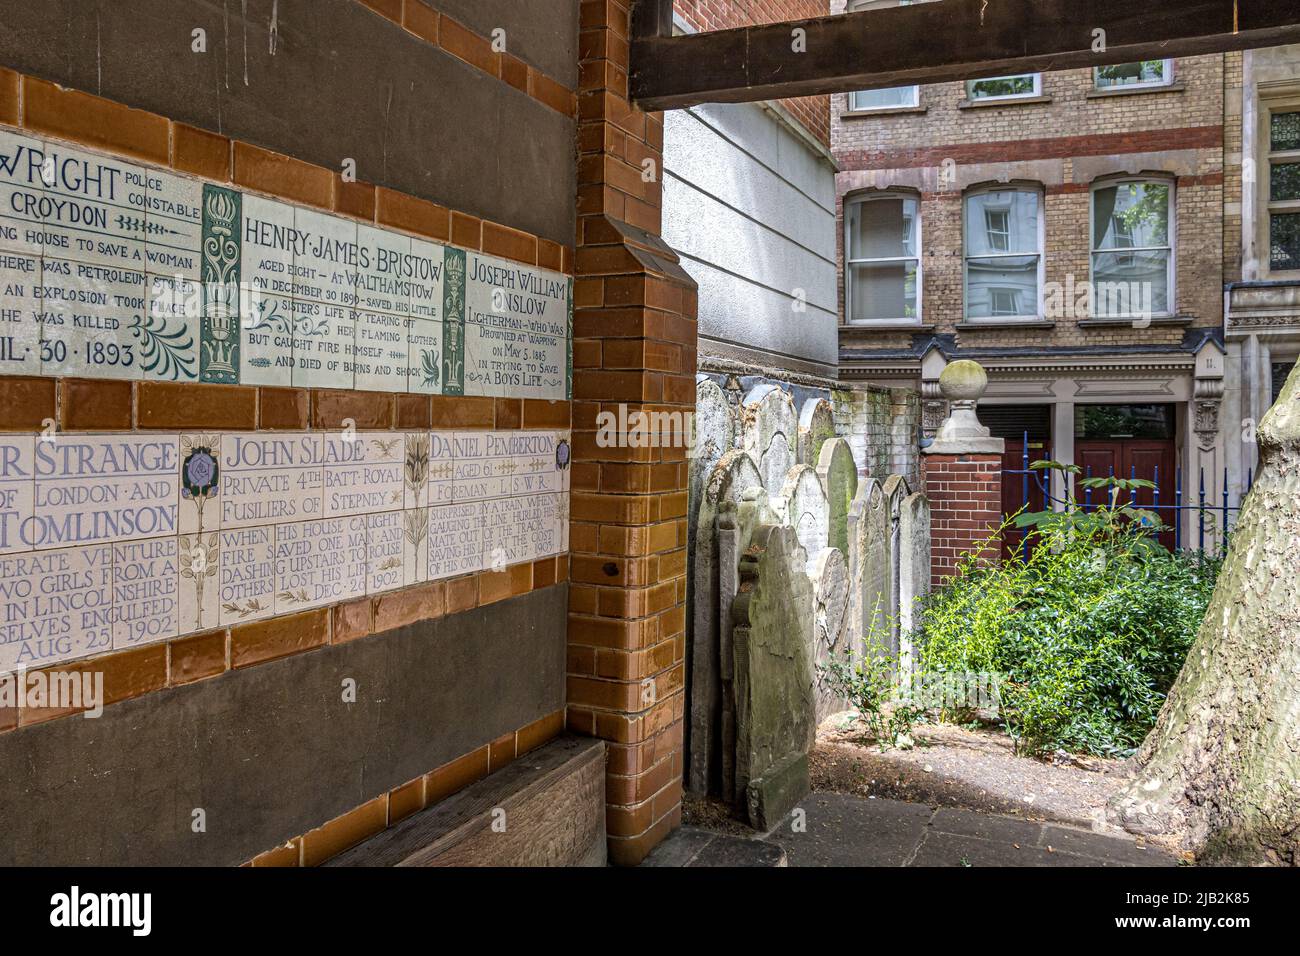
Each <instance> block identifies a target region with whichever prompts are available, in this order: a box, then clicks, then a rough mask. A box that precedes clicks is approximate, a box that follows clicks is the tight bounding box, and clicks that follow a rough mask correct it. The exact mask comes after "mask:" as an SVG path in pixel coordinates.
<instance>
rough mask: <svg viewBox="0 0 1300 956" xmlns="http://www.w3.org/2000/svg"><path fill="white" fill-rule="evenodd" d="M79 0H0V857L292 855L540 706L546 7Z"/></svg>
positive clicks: (546, 314)
mask: <svg viewBox="0 0 1300 956" xmlns="http://www.w3.org/2000/svg"><path fill="white" fill-rule="evenodd" d="M92 5H93V6H94V8H95V15H94V17H92V18H91V19H92V22H95V23H99V24H100V25H101V26H102V27H103V30H102V32H101V33H95V32H94V31H92V34H94V35H89V34H87V35H83V34H81V33H80V32H77V31H75V30H74V31H73V32H67V31H68V30H72V27H71V26H69V24H76V23H80V22H82V21H81V19H80V13H82V12H84V11H80V10H77V9H74V7H73V6H72V5H68V4H65V3H64V2H62V0H35V2H32V3H28V2H26V0H23V2H19V0H0V22H4V23H5V24H6V30H5V31H0V764H3V765H4V766H6V767H9V768H10V770H11V772H10V773H8V774H6V775H3V776H0V822H3V826H4V830H5V833H6V839H5V840H4V841H2V842H0V863H15V862H28V863H81V864H110V863H148V864H177V863H210V864H226V865H229V864H239V863H243V862H246V861H250V860H253V859H254V858H256V862H257V865H263V864H271V863H274V864H283V863H288V864H290V865H296V864H302V865H309V864H313V863H318V862H321V861H323V860H324V859H327V858H328V857H329V856H331V855H332V854H334V853H337V852H338V851H339V850H341V849H343V848H344V847H346V846H347V845H349V844H350V843H354V842H356V840H357V839H360V838H362V837H363V836H365V835H367V834H369V833H373V832H376V830H377V829H382V828H384V827H385V826H387V825H389V823H391V822H395V821H396V820H398V819H400V818H401V816H402V815H404V814H405V813H409V812H412V808H413V807H414V808H416V809H418V808H419V807H421V806H423V805H425V803H426V802H428V803H432V802H436V801H437V800H439V799H441V798H443V797H445V796H447V795H449V794H450V793H452V792H454V791H455V790H457V789H459V788H460V787H463V786H465V785H466V784H467V783H470V782H472V781H473V780H475V779H478V778H479V777H482V776H484V775H485V774H488V773H492V772H495V771H497V770H499V769H500V768H501V767H503V766H504V765H506V764H507V763H509V762H510V761H511V760H513V759H514V758H515V756H516V754H517V753H523V752H525V751H526V750H528V749H531V748H533V747H537V746H539V745H540V744H542V743H544V742H545V741H547V740H549V739H551V738H552V737H554V736H555V735H556V734H558V733H559V732H560V731H561V730H562V729H563V727H564V724H565V718H564V708H565V701H566V691H565V644H566V621H567V614H568V577H569V488H570V476H571V458H572V449H571V444H570V442H571V433H570V427H571V421H572V418H571V398H572V393H573V365H574V357H573V350H572V341H573V331H572V329H573V278H572V271H573V248H572V241H573V235H574V220H575V193H576V187H575V183H574V179H575V171H574V158H573V143H574V139H575V128H576V124H575V117H576V112H577V104H576V94H575V92H574V89H573V88H574V87H575V86H576V82H577V75H576V73H577V68H576V63H577V48H576V47H577V33H578V11H577V5H576V4H570V3H568V2H567V0H563V2H561V0H545V2H543V3H541V4H540V5H531V4H530V5H528V6H527V8H525V7H524V6H521V5H516V4H514V3H508V2H498V0H485V3H483V4H481V5H479V4H475V5H471V6H470V7H468V8H467V11H468V12H465V16H466V18H467V19H474V18H471V17H469V12H473V13H474V14H475V17H478V16H479V14H480V13H481V15H482V17H484V18H486V19H485V22H487V23H489V24H491V25H492V26H496V25H501V26H502V27H503V29H505V30H506V31H507V34H508V37H509V52H508V53H507V52H501V51H498V50H495V49H493V48H492V47H491V43H492V38H491V37H490V36H489V35H488V32H489V31H487V30H486V29H484V28H482V25H481V24H478V25H470V26H467V25H466V24H465V23H462V22H460V21H457V20H454V19H453V18H452V16H451V15H450V14H449V13H447V12H446V11H443V10H442V9H441V7H442V6H443V5H442V4H440V3H438V2H436V0H429V2H414V0H413V2H410V3H405V4H383V5H380V6H382V8H383V9H382V10H380V9H378V8H377V7H376V6H375V5H373V4H366V3H361V2H357V0H311V2H303V0H288V2H285V0H281V2H279V3H278V4H274V5H272V4H269V3H263V2H261V0H250V2H249V3H248V4H245V5H242V6H241V5H234V4H232V5H231V9H230V10H229V11H222V10H221V8H220V5H218V7H217V8H216V9H215V12H214V8H213V7H212V5H211V4H209V3H206V2H205V0H126V2H123V3H121V4H118V3H113V4H109V3H106V2H105V3H99V2H95V3H94V4H92ZM480 7H481V9H480ZM458 9H459V8H458ZM394 10H396V11H398V14H397V19H396V20H394V18H393V17H392V16H389V15H388V14H389V13H392V12H393V11H394ZM65 27H66V28H67V30H65ZM197 28H201V29H203V30H205V31H206V37H207V42H208V48H207V50H205V51H203V52H201V53H200V52H197V51H196V50H194V49H192V48H191V42H192V35H193V33H194V31H195V30H196V29H197ZM55 50H58V51H60V52H58V53H57V54H56V55H52V51H55ZM169 50H170V51H171V52H170V53H169V52H168V51H169ZM87 62H94V63H98V64H99V67H98V69H97V70H96V71H92V73H91V74H89V75H88V74H85V73H84V71H82V70H81V68H80V67H81V64H84V63H87ZM343 157H347V158H348V162H347V163H342V164H340V160H341V159H342V158H343ZM352 172H356V173H357V175H356V176H353V175H352ZM65 674H71V675H74V676H75V675H83V676H86V677H94V678H97V679H101V681H100V685H99V686H100V687H101V690H102V692H101V693H100V697H99V699H100V702H101V703H102V704H103V705H104V706H103V707H102V708H100V709H99V710H100V712H99V713H96V714H94V715H93V716H94V717H95V719H82V717H80V716H76V714H77V712H78V710H82V709H83V708H80V707H61V706H56V705H55V703H54V702H53V701H38V700H35V699H34V698H32V697H30V696H25V689H26V686H27V685H26V683H25V681H26V680H27V679H30V678H36V677H46V676H50V677H53V676H58V675H65ZM93 684H94V682H93V681H91V682H90V683H89V684H87V686H92V685H93ZM51 686H53V685H51ZM349 688H351V690H349ZM15 701H16V703H15ZM124 788H125V789H124ZM37 808H39V810H38V809H37ZM199 810H202V811H203V814H202V815H203V818H204V820H205V821H206V828H199V827H197V826H196V823H195V820H196V817H195V814H196V812H197V811H199ZM55 820H57V821H58V823H57V831H58V838H57V839H52V838H51V833H52V832H54V831H53V829H52V828H53V827H54V826H55V824H54V823H53V822H52V821H55Z"/></svg>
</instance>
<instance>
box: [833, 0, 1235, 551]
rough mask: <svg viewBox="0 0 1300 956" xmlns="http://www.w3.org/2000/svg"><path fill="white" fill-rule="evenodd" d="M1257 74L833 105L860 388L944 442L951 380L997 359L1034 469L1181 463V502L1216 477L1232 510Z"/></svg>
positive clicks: (908, 92) (928, 91)
mask: <svg viewBox="0 0 1300 956" xmlns="http://www.w3.org/2000/svg"><path fill="white" fill-rule="evenodd" d="M890 5H896V4H895V2H894V0H885V2H872V0H867V2H862V0H853V2H852V6H851V9H853V10H860V9H864V10H869V9H873V8H876V7H880V6H890ZM846 8H849V7H847V5H846V2H845V0H835V2H834V3H833V4H832V12H843V11H844V10H845V9H846ZM1240 61H1241V55H1240V54H1227V55H1208V56H1194V57H1183V58H1178V59H1176V60H1166V61H1147V62H1146V63H1143V64H1132V65H1128V66H1120V67H1113V68H1106V69H1103V70H1098V71H1094V70H1091V69H1082V70H1078V69H1076V70H1064V71H1060V72H1052V73H1043V74H1027V75H1025V76H1023V77H1012V78H1003V79H995V80H981V81H975V82H973V83H969V84H967V83H945V84H935V85H930V86H922V87H920V88H903V89H900V90H889V91H875V92H873V93H870V94H840V95H836V96H833V97H832V99H831V104H832V107H831V115H832V149H833V153H834V155H835V158H836V161H837V162H838V163H839V165H840V172H839V174H838V175H837V183H836V193H837V200H838V210H839V224H840V231H839V237H840V239H839V241H840V256H841V263H842V264H844V263H846V262H847V265H842V268H841V270H840V288H839V294H840V309H841V316H842V324H841V327H840V346H841V349H840V355H841V374H842V376H843V377H845V378H846V379H850V380H852V379H857V378H865V379H869V380H872V381H880V382H890V383H900V384H902V383H906V384H912V385H915V386H917V387H919V388H921V390H922V392H923V400H924V401H925V405H926V425H927V430H932V429H933V428H934V427H936V426H937V424H938V422H939V421H941V420H942V415H943V403H942V401H941V400H940V398H939V395H938V392H937V387H936V383H937V378H938V375H939V373H940V372H941V371H942V369H943V368H944V366H945V365H946V364H947V363H948V362H949V361H952V360H953V359H956V358H971V359H975V360H977V361H979V362H981V363H982V364H983V365H985V366H986V368H988V370H989V375H990V385H989V390H988V393H987V394H986V396H985V398H984V400H983V402H982V406H981V407H982V411H981V415H982V416H983V417H984V418H985V419H986V420H988V422H989V424H991V425H992V426H993V427H994V429H995V433H996V434H999V435H1002V436H1003V437H1006V438H1007V439H1009V441H1008V464H1009V465H1012V464H1014V463H1013V461H1012V459H1014V460H1015V462H1018V460H1019V458H1020V455H1021V452H1022V448H1021V441H1020V439H1021V436H1022V435H1023V434H1024V433H1025V432H1028V433H1029V437H1030V444H1031V448H1030V457H1031V459H1035V458H1040V457H1046V456H1047V454H1046V453H1047V452H1048V451H1049V450H1050V451H1051V457H1054V458H1056V459H1058V460H1065V461H1074V462H1076V463H1080V464H1082V465H1084V466H1085V467H1091V468H1092V469H1093V471H1094V473H1100V474H1105V473H1106V472H1107V470H1108V469H1110V468H1113V469H1114V470H1115V471H1116V472H1117V473H1123V474H1125V475H1126V476H1127V475H1128V474H1133V473H1136V474H1139V475H1140V476H1144V477H1147V478H1152V477H1154V475H1155V474H1156V469H1157V468H1159V475H1160V484H1161V486H1162V488H1163V491H1164V494H1165V496H1166V497H1165V503H1166V504H1168V503H1170V501H1171V498H1172V494H1173V490H1174V489H1173V486H1174V484H1175V479H1176V474H1175V473H1177V472H1181V475H1182V481H1183V486H1184V492H1185V493H1186V492H1188V490H1189V489H1191V488H1193V487H1194V486H1195V484H1196V482H1197V481H1198V480H1199V477H1200V475H1201V474H1202V473H1204V476H1205V481H1206V486H1207V494H1208V495H1209V496H1210V497H1211V498H1214V496H1215V495H1217V494H1219V493H1220V492H1221V491H1222V489H1223V473H1224V469H1225V468H1226V467H1228V464H1229V458H1230V455H1229V450H1228V449H1227V448H1226V447H1225V442H1226V441H1227V440H1228V439H1227V437H1225V435H1223V434H1221V429H1220V421H1219V418H1220V416H1219V415H1218V411H1219V403H1220V401H1221V398H1222V395H1223V394H1224V389H1225V363H1224V339H1223V327H1224V315H1223V313H1224V290H1223V283H1224V281H1225V279H1226V280H1230V279H1231V278H1232V277H1233V270H1234V269H1236V268H1238V266H1237V259H1238V250H1239V249H1240V245H1241V243H1240V238H1239V236H1240V232H1241V229H1240V226H1239V222H1240V212H1239V208H1238V207H1239V204H1238V203H1237V202H1236V198H1235V196H1234V195H1233V192H1232V191H1233V190H1234V189H1236V188H1237V185H1236V184H1237V183H1238V182H1239V170H1238V169H1237V168H1235V167H1236V165H1237V164H1236V162H1235V161H1236V156H1237V155H1238V154H1237V153H1236V151H1235V149H1234V145H1235V142H1236V141H1235V139H1234V136H1236V134H1235V133H1234V129H1233V128H1234V123H1235V122H1236V121H1237V120H1236V117H1237V115H1238V114H1239V112H1240V102H1241V87H1240V78H1239V77H1240ZM1230 160H1231V161H1232V163H1230V162H1229V161H1230ZM899 230H906V231H907V233H908V241H907V242H906V243H902V244H900V243H898V242H896V241H893V240H892V239H888V238H886V237H888V236H891V235H893V234H894V233H895V232H898V231H899ZM900 234H901V233H900ZM846 244H847V246H848V247H847V248H846ZM1225 270H1226V275H1225ZM1108 284H1109V287H1108ZM1143 297H1145V298H1143ZM1234 387H1235V386H1234V385H1233V383H1232V382H1231V381H1229V382H1228V383H1227V388H1228V389H1232V388H1234ZM1014 466H1015V467H1019V465H1018V464H1014ZM1230 481H1231V479H1230ZM1056 490H1057V491H1058V492H1059V491H1060V489H1059V488H1058V489H1056ZM1230 490H1235V489H1230ZM1007 497H1008V501H1007V502H1006V506H1007V509H1008V510H1015V507H1016V506H1017V503H1016V502H1015V501H1013V500H1011V499H1012V498H1014V493H1013V491H1012V490H1011V489H1009V490H1008V494H1007ZM1215 500H1217V499H1215ZM1183 520H1184V528H1183V530H1184V531H1185V532H1187V533H1190V530H1191V528H1190V524H1189V523H1187V519H1186V518H1184V519H1183Z"/></svg>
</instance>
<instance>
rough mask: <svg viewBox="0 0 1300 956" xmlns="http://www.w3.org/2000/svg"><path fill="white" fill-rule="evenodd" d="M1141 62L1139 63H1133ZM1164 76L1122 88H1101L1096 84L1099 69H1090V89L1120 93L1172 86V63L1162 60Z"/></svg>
mask: <svg viewBox="0 0 1300 956" xmlns="http://www.w3.org/2000/svg"><path fill="white" fill-rule="evenodd" d="M1135 62H1141V61H1135ZM1163 73H1164V76H1163V77H1162V78H1161V79H1159V80H1148V81H1147V82H1145V83H1126V84H1124V85H1123V86H1102V85H1101V84H1100V83H1098V82H1097V80H1098V78H1099V77H1100V75H1101V67H1099V66H1094V67H1093V68H1092V88H1093V89H1094V90H1097V91H1098V92H1101V93H1114V92H1122V91H1124V90H1158V89H1160V87H1162V86H1172V85H1173V82H1174V61H1173V60H1171V59H1168V58H1166V59H1165V60H1164V70H1163Z"/></svg>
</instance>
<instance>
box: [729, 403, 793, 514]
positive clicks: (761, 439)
mask: <svg viewBox="0 0 1300 956" xmlns="http://www.w3.org/2000/svg"><path fill="white" fill-rule="evenodd" d="M740 427H741V435H742V447H743V448H744V450H745V451H747V452H748V453H749V456H750V457H751V458H753V459H754V463H755V464H756V465H758V470H759V473H760V474H761V475H762V476H763V487H764V488H766V489H768V491H769V492H771V493H773V494H775V493H776V492H777V491H778V490H780V488H781V483H782V482H784V481H785V476H786V472H788V471H789V470H790V469H791V468H792V467H793V466H794V463H795V444H794V443H795V438H796V435H797V431H798V427H799V423H798V422H797V421H796V420H795V417H794V402H793V401H792V400H791V398H790V395H789V393H788V392H786V391H785V390H783V389H780V388H777V387H776V386H775V385H756V386H754V387H753V388H752V389H750V390H749V394H748V395H746V396H745V399H744V401H743V402H742V403H741V406H740Z"/></svg>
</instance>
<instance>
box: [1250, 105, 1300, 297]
mask: <svg viewBox="0 0 1300 956" xmlns="http://www.w3.org/2000/svg"><path fill="white" fill-rule="evenodd" d="M1264 112H1265V116H1264V163H1263V165H1264V171H1263V175H1262V176H1261V177H1260V184H1259V186H1260V189H1261V190H1262V192H1263V200H1264V223H1263V238H1264V246H1263V248H1264V256H1263V260H1264V261H1263V265H1264V267H1265V268H1266V269H1267V270H1268V274H1269V275H1278V276H1286V277H1290V276H1296V275H1300V269H1278V268H1276V267H1274V265H1273V217H1274V216H1276V215H1288V214H1300V199H1277V200H1275V199H1274V198H1273V166H1274V165H1277V164H1282V163H1300V149H1286V150H1282V149H1278V150H1275V149H1273V117H1274V115H1276V114H1279V113H1300V103H1296V102H1288V103H1285V104H1283V103H1277V104H1272V103H1270V104H1268V105H1267V107H1266V109H1265V111H1264Z"/></svg>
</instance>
